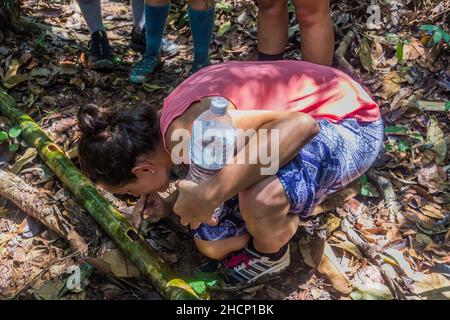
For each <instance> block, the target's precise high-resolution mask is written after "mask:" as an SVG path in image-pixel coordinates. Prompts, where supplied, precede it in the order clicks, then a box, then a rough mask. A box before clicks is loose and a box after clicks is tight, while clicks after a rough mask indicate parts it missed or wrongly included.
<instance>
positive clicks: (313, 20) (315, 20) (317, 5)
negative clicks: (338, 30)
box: [295, 0, 330, 28]
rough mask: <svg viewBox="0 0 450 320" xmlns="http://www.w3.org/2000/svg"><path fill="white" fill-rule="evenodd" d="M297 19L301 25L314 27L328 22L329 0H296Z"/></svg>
mask: <svg viewBox="0 0 450 320" xmlns="http://www.w3.org/2000/svg"><path fill="white" fill-rule="evenodd" d="M295 8H296V15H297V20H298V23H299V25H300V27H303V28H308V27H314V26H316V25H318V24H322V23H328V20H329V19H330V3H329V1H328V0H295Z"/></svg>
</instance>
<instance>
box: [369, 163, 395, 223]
mask: <svg viewBox="0 0 450 320" xmlns="http://www.w3.org/2000/svg"><path fill="white" fill-rule="evenodd" d="M366 174H367V177H368V178H369V179H370V180H372V181H373V182H374V183H375V184H376V185H377V187H378V189H379V190H380V191H381V193H382V194H383V197H384V201H385V202H386V207H387V208H388V210H389V220H390V221H391V222H396V217H397V214H398V213H399V212H400V207H399V205H398V202H397V196H396V194H395V191H394V188H393V187H392V183H391V181H390V180H389V179H387V178H385V177H383V176H382V175H380V174H378V173H377V171H376V170H375V169H369V170H368V171H367V172H366Z"/></svg>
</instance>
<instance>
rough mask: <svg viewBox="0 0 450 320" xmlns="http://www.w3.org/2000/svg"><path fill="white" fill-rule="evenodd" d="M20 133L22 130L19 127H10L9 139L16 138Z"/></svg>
mask: <svg viewBox="0 0 450 320" xmlns="http://www.w3.org/2000/svg"><path fill="white" fill-rule="evenodd" d="M21 132H22V129H20V127H18V126H16V127H12V128H11V129H9V132H8V134H9V136H10V137H11V138H17V137H18V136H19V135H20V133H21Z"/></svg>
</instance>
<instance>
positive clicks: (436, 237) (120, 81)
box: [0, 0, 450, 299]
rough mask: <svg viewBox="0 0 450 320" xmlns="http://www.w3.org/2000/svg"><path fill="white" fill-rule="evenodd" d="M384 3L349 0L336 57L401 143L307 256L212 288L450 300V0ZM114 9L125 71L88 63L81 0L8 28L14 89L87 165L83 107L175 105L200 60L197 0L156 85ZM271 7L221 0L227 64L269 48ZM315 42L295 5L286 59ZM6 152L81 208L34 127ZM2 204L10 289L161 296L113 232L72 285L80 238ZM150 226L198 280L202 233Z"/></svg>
mask: <svg viewBox="0 0 450 320" xmlns="http://www.w3.org/2000/svg"><path fill="white" fill-rule="evenodd" d="M377 3H380V4H379V5H378V6H373V5H372V6H371V7H369V6H370V5H371V4H370V1H367V0H362V1H361V0H359V1H353V0H342V1H332V6H331V12H332V18H333V21H334V24H335V31H336V48H338V46H339V45H340V44H342V43H343V39H344V37H345V36H346V35H349V31H353V35H354V38H351V39H350V41H349V42H348V47H347V48H345V47H344V49H346V50H345V54H344V55H343V56H341V57H340V58H338V59H336V63H335V66H336V67H338V68H342V69H344V71H346V72H349V73H351V75H352V76H353V77H354V78H355V79H357V81H359V82H360V83H361V84H363V85H364V86H365V87H366V88H367V90H368V91H369V92H370V93H371V95H372V96H373V97H374V98H375V99H376V101H377V102H378V103H379V105H380V107H381V110H382V113H383V117H384V120H385V123H386V130H385V133H386V134H385V148H384V150H383V152H382V154H381V155H380V157H379V159H378V161H377V163H376V165H375V168H374V169H372V170H371V173H370V174H367V175H365V176H363V177H362V178H361V179H360V180H359V181H358V183H357V184H356V185H355V186H354V187H353V188H348V189H347V193H348V194H347V197H345V200H346V201H345V202H342V201H341V202H340V203H339V201H337V200H336V204H339V206H338V207H336V204H335V205H334V206H333V205H331V206H328V204H327V205H324V207H326V208H325V209H326V210H325V211H327V212H326V213H324V214H321V215H318V216H315V217H312V218H310V219H307V220H303V221H302V222H301V227H300V228H299V231H298V232H297V234H296V235H295V236H294V238H293V239H292V240H291V242H290V249H291V251H290V252H291V260H292V263H291V265H290V267H289V269H288V270H287V271H286V272H285V273H283V274H282V275H281V276H280V277H278V278H277V279H274V280H273V281H270V282H268V283H266V284H263V285H259V286H256V287H252V288H249V289H246V290H243V291H240V292H236V293H233V294H229V293H227V294H225V293H222V294H217V293H215V294H213V296H212V298H214V299H228V298H235V299H392V298H398V299H449V298H450V282H449V277H450V266H449V263H450V256H449V244H450V243H449V241H450V231H449V224H450V182H449V179H448V174H449V173H450V161H449V159H450V158H449V147H450V135H449V132H450V126H449V121H450V112H449V108H450V106H449V102H448V100H449V98H448V97H449V95H448V94H449V91H450V67H449V41H450V39H449V35H448V33H449V29H448V24H447V23H448V16H449V12H450V2H449V1H432V0H423V1H407V0H385V1H377ZM102 10H103V17H104V23H105V27H106V29H107V32H108V36H109V39H110V41H111V44H112V46H113V49H114V53H115V56H116V59H115V62H116V64H115V69H114V70H113V71H112V72H108V73H104V72H98V71H94V70H91V69H89V68H88V66H87V55H86V54H87V49H86V47H87V45H88V40H89V35H88V31H87V29H86V26H85V24H84V21H83V19H82V17H81V15H80V12H79V9H78V6H77V4H76V2H75V1H72V2H71V3H70V1H45V2H44V1H32V0H25V1H22V13H23V16H28V17H32V19H33V20H34V21H37V22H39V23H42V24H46V25H51V26H53V27H52V30H48V31H42V32H41V33H33V34H32V35H30V34H14V33H12V32H8V31H0V77H1V79H2V82H1V83H2V85H3V87H5V88H6V89H7V90H8V93H9V94H10V95H11V96H12V97H13V98H14V99H15V100H16V101H17V102H18V104H19V106H20V107H21V108H22V110H23V111H24V112H26V113H28V114H29V115H30V116H32V117H33V118H34V119H35V120H36V121H38V123H39V124H40V125H41V126H42V127H43V128H45V129H46V131H47V133H48V134H49V135H50V136H51V137H52V139H54V141H55V142H56V143H57V144H59V145H60V146H61V147H62V148H63V149H64V150H65V151H66V152H67V154H68V155H69V156H70V157H71V158H72V159H73V161H74V162H75V163H77V143H78V138H79V132H78V128H77V126H76V114H77V111H78V109H79V107H80V106H81V105H83V104H86V103H96V104H98V105H103V106H108V107H112V108H117V109H123V108H129V107H132V106H134V105H136V104H137V103H141V102H145V103H146V104H150V105H153V106H156V107H158V108H160V107H161V105H162V101H163V99H164V97H166V96H167V95H168V93H170V92H171V90H173V89H174V88H175V87H176V86H177V85H178V84H179V83H180V82H181V81H183V80H184V79H186V77H187V76H188V75H187V73H188V70H189V68H190V65H191V56H192V41H191V39H190V31H189V30H190V29H189V24H188V20H187V14H186V5H185V4H184V3H183V4H178V2H177V3H174V4H173V5H172V11H171V14H170V16H169V21H168V27H167V29H166V40H167V43H168V44H169V45H171V46H169V45H166V46H164V48H163V50H164V51H163V56H162V57H163V60H164V64H165V66H164V69H163V71H162V72H159V73H158V74H156V75H155V76H154V79H152V81H150V82H148V83H146V84H144V85H134V84H131V83H130V82H129V80H128V76H129V72H130V69H131V67H132V65H133V64H134V63H135V62H136V61H137V60H138V59H139V57H140V54H139V53H137V52H135V51H133V50H132V49H130V48H129V42H130V32H131V27H132V22H131V15H130V8H129V5H128V1H120V0H114V1H105V0H102ZM256 13H257V7H256V5H255V3H254V2H253V1H239V0H237V1H232V0H221V1H218V2H217V5H216V29H215V36H214V40H213V43H212V51H211V58H212V62H213V63H220V62H222V61H229V60H252V59H254V57H255V47H256ZM377 14H379V17H380V18H381V20H380V21H379V24H377V26H370V25H369V24H368V23H369V22H377V21H376V19H375V20H374V19H373V18H374V17H375V18H376V17H377ZM299 43H300V39H299V32H298V26H297V24H296V22H295V15H294V12H293V7H292V6H290V29H289V44H288V47H287V50H286V58H288V59H301V55H300V52H299ZM342 58H345V60H346V61H347V62H348V63H349V64H350V65H347V64H345V62H344V63H343V62H342ZM424 101H426V102H430V101H432V102H437V103H435V104H433V105H432V107H434V108H435V109H432V108H430V104H429V103H425V102H424ZM424 106H425V107H424ZM10 128H11V123H10V122H9V121H8V119H6V118H5V117H0V129H1V130H4V131H8V130H9V129H10ZM11 143H14V144H16V145H17V146H19V148H18V149H17V148H15V147H11V146H10V144H11ZM15 149H17V150H15ZM11 150H12V151H11ZM0 162H1V164H2V168H3V169H7V170H9V171H11V172H13V173H15V174H17V175H19V176H20V177H22V178H23V179H24V180H25V181H27V182H28V183H29V184H31V185H32V186H34V187H35V188H38V189H39V190H41V191H42V192H43V193H46V194H48V195H49V196H51V197H52V198H53V199H54V200H55V203H56V204H57V205H58V206H59V207H61V208H65V209H66V210H69V211H70V210H71V206H73V202H71V200H72V196H71V194H70V193H69V192H68V191H67V190H65V189H64V188H63V187H62V184H61V182H60V181H59V180H58V179H57V178H56V177H55V176H54V174H53V173H52V172H51V171H50V170H49V169H48V168H47V167H46V166H45V165H44V164H43V163H42V161H41V160H40V159H39V157H38V156H36V152H34V151H33V149H32V148H28V147H27V146H26V145H25V143H24V142H23V141H22V140H21V138H20V135H19V136H18V137H16V138H11V139H10V143H8V142H7V141H6V139H5V138H4V139H3V143H2V144H0ZM135 201H136V199H133V198H127V197H120V198H117V199H116V200H115V202H114V204H115V205H116V206H117V207H118V208H119V210H120V211H122V212H123V213H124V214H125V215H126V216H127V217H128V218H131V217H130V214H131V211H132V209H133V206H134V204H135ZM0 205H1V206H0V207H1V210H0V298H3V299H11V298H16V299H161V297H160V296H159V295H158V294H157V293H156V292H155V291H154V289H153V288H152V286H151V284H150V283H149V281H147V280H146V279H144V278H142V277H140V276H139V272H138V271H137V270H136V269H135V267H134V266H132V265H131V264H130V263H129V262H128V261H127V260H126V259H125V258H124V257H123V255H122V253H121V251H120V250H119V249H118V248H117V247H116V246H115V244H114V243H113V241H112V240H111V239H110V238H108V237H107V236H106V235H101V236H100V237H99V239H98V240H97V241H96V242H95V243H93V244H91V245H90V252H91V253H92V254H91V256H92V258H94V259H92V260H91V261H93V262H95V263H94V272H93V273H92V274H91V275H90V276H89V277H87V278H86V279H85V281H84V284H83V288H82V289H80V290H72V291H67V290H63V291H61V290H62V289H63V288H64V287H65V286H66V281H67V278H68V277H69V275H70V272H71V270H72V269H71V268H72V267H73V266H74V265H80V264H82V263H83V262H84V261H83V259H82V258H81V257H80V256H79V255H77V254H76V253H74V252H73V251H71V248H70V247H69V244H68V242H67V241H66V240H65V239H63V238H61V237H59V236H58V235H56V234H55V233H53V232H52V231H50V230H48V229H47V228H46V227H45V226H43V225H42V224H41V223H39V222H38V221H36V220H34V219H33V218H30V217H29V216H27V215H26V214H25V213H24V212H22V211H21V210H19V209H17V208H16V207H15V206H14V205H12V204H11V203H9V202H8V201H7V200H5V199H1V203H0ZM349 225H350V228H348V226H349ZM349 229H350V231H349ZM143 234H144V235H145V237H146V239H147V240H148V242H149V244H150V245H151V246H152V247H153V248H154V249H155V250H156V251H158V253H159V254H161V256H162V257H163V258H164V259H165V260H166V261H167V262H168V263H169V264H170V265H171V266H172V267H173V268H174V269H175V270H177V271H179V272H181V273H182V274H185V275H191V274H192V272H193V269H194V267H195V266H196V265H198V264H199V263H200V262H201V261H202V257H201V255H200V254H199V253H198V252H197V251H196V249H195V247H194V245H193V241H192V240H191V239H190V238H189V237H188V236H186V235H185V234H183V233H180V232H175V231H173V230H172V229H171V228H170V227H169V225H168V224H167V223H166V222H165V221H161V222H159V223H156V224H149V223H144V226H143ZM312 235H314V237H313V236H312ZM319 238H322V239H326V243H325V244H324V242H323V241H318V240H317V239H319ZM311 239H315V240H311ZM324 246H325V250H323V247H324ZM318 252H319V253H320V257H319V259H317V257H316V256H317V255H318ZM322 255H323V256H322ZM320 258H322V259H320ZM318 261H321V262H320V264H319V265H318ZM348 288H350V289H348ZM350 291H351V292H350ZM61 292H64V294H61Z"/></svg>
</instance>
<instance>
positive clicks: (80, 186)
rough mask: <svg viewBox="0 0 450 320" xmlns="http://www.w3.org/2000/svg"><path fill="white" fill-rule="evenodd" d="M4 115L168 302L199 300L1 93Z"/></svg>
mask: <svg viewBox="0 0 450 320" xmlns="http://www.w3.org/2000/svg"><path fill="white" fill-rule="evenodd" d="M0 111H1V112H2V113H3V114H4V115H5V116H7V117H8V118H9V119H10V120H11V121H12V122H13V123H17V124H18V125H19V126H20V128H21V129H22V137H23V139H24V140H25V142H27V144H28V145H29V146H33V147H35V148H36V149H37V150H38V152H39V155H40V156H41V158H42V159H43V160H44V161H45V163H46V164H47V165H48V166H49V168H50V169H52V171H53V172H54V173H55V174H56V175H57V176H58V178H59V179H60V180H61V181H62V182H63V184H64V185H65V186H66V187H67V188H68V189H69V190H70V191H71V192H72V193H73V194H74V195H75V197H76V198H77V199H78V201H80V203H82V204H83V206H84V207H85V208H86V210H87V211H88V212H89V214H90V215H91V216H92V217H93V218H94V219H95V220H96V221H97V223H98V224H99V225H100V226H101V227H102V229H103V230H104V231H105V232H106V233H107V234H108V235H109V236H110V237H111V238H112V239H114V240H115V241H116V243H117V244H118V245H119V247H120V248H121V249H122V251H123V252H124V253H125V255H126V256H127V257H128V258H129V259H130V260H131V261H132V262H133V263H134V264H135V266H136V267H137V268H138V269H139V270H140V271H141V272H142V274H143V275H145V276H146V277H148V278H149V279H150V280H151V282H152V284H153V286H154V287H155V289H156V290H158V292H159V293H160V294H161V295H162V296H163V297H165V298H166V299H175V300H178V299H198V298H199V297H198V296H197V295H196V294H195V292H194V291H193V290H192V289H191V287H189V285H188V284H187V283H186V282H185V281H184V280H182V279H181V277H180V276H179V275H178V274H177V273H175V272H174V271H173V270H172V269H171V268H170V267H169V265H168V264H167V263H165V261H164V260H163V259H162V258H161V257H160V256H159V255H158V254H157V253H156V252H155V251H153V249H152V248H151V247H150V245H149V244H148V243H147V242H146V241H145V239H144V238H143V237H142V236H139V235H138V234H137V230H136V229H135V228H133V226H132V225H131V224H130V223H129V222H128V221H127V220H126V218H125V217H124V216H123V215H122V214H121V213H120V212H119V211H118V210H117V209H115V208H114V207H113V206H112V205H111V204H110V203H109V202H108V201H106V200H105V198H104V197H103V196H102V195H101V194H100V193H99V192H98V190H97V189H96V188H95V186H94V185H93V184H92V182H90V181H89V180H88V179H87V178H86V177H85V176H84V175H83V174H82V173H81V172H80V171H79V170H78V168H77V167H75V165H74V164H73V163H72V161H70V159H68V158H67V157H66V155H65V154H64V152H63V151H62V150H61V149H60V148H59V147H58V146H57V145H56V144H55V143H53V141H52V140H51V139H50V138H49V137H48V136H47V134H46V133H45V132H44V131H43V130H42V128H41V127H39V125H37V123H36V122H34V121H33V119H31V118H30V117H29V116H28V115H26V114H24V113H23V112H21V111H20V110H19V109H18V108H17V105H16V103H15V101H14V100H13V99H12V98H11V97H10V96H9V95H8V94H7V93H6V92H5V91H3V90H2V89H0Z"/></svg>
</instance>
